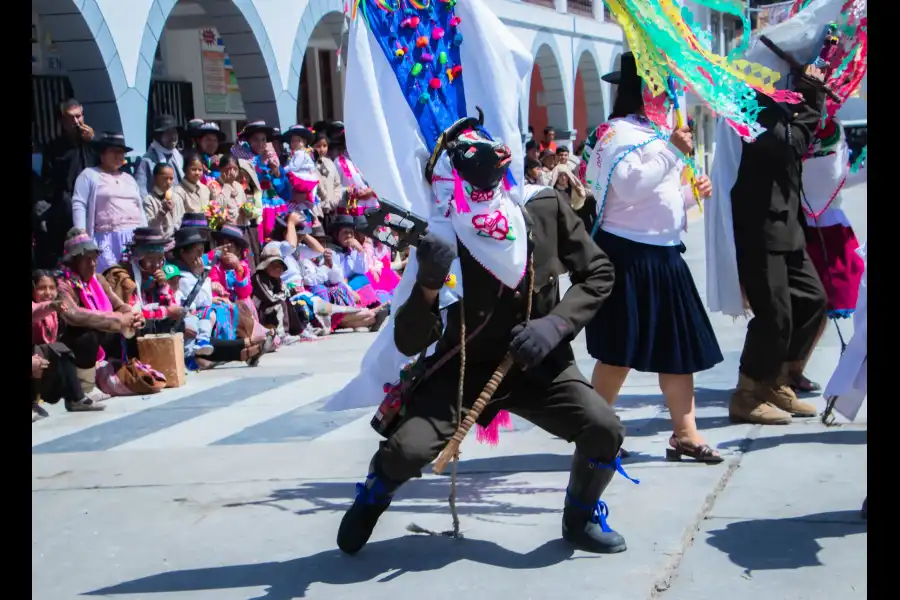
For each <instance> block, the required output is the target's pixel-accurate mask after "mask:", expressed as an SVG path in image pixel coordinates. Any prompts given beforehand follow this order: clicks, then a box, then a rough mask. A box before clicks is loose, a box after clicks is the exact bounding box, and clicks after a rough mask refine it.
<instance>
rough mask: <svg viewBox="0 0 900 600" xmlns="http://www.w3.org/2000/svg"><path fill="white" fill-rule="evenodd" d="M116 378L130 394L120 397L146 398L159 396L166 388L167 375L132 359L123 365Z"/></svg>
mask: <svg viewBox="0 0 900 600" xmlns="http://www.w3.org/2000/svg"><path fill="white" fill-rule="evenodd" d="M116 378H117V379H118V381H119V383H120V384H121V386H122V387H123V388H124V389H127V390H128V394H119V395H131V396H145V395H148V394H158V393H159V392H161V391H162V390H163V389H164V388H165V387H166V376H165V375H163V374H162V373H160V372H159V371H157V370H155V369H154V368H153V367H151V366H150V365H148V364H146V363H142V362H140V361H139V360H137V359H136V358H132V359H131V360H129V361H128V362H127V363H125V364H123V365H122V366H121V367H120V368H119V369H118V371H116ZM101 389H102V388H101ZM120 389H121V388H120Z"/></svg>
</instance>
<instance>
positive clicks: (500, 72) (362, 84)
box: [326, 0, 533, 410]
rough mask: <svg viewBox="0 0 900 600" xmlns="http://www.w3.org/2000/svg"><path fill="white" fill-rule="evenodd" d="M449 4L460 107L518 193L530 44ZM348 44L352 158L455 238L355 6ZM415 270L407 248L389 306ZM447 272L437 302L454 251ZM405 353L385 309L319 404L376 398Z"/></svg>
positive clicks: (455, 294)
mask: <svg viewBox="0 0 900 600" xmlns="http://www.w3.org/2000/svg"><path fill="white" fill-rule="evenodd" d="M456 14H457V15H458V16H459V17H460V18H461V19H462V21H461V22H460V24H459V32H460V33H461V34H462V35H463V38H464V41H463V43H462V45H461V46H460V62H461V63H462V67H463V78H462V82H463V85H464V86H465V90H466V104H467V107H466V108H467V113H468V114H469V115H475V114H476V110H475V107H476V106H480V107H481V108H482V110H483V111H484V122H485V128H486V129H487V130H488V131H489V132H490V133H491V135H492V136H493V137H494V139H497V140H502V141H504V142H505V143H506V144H507V145H509V147H510V149H511V151H512V158H513V160H512V164H511V166H510V168H511V169H512V173H513V174H514V176H515V177H516V180H517V181H518V186H517V187H516V188H514V189H513V190H511V192H512V194H513V198H514V199H515V200H516V201H517V202H522V201H523V197H522V192H523V180H524V178H523V177H522V174H523V173H524V171H525V153H524V148H522V147H521V146H522V145H521V144H520V143H519V142H520V140H521V139H522V132H521V129H520V127H519V98H520V94H521V93H522V90H523V89H524V85H525V80H526V77H530V76H531V69H532V62H533V61H532V57H531V54H530V53H529V52H528V50H526V49H525V48H524V47H523V46H522V43H521V42H519V40H518V39H516V37H515V36H514V35H513V34H512V32H511V31H510V30H509V29H508V28H507V27H506V25H504V24H503V23H502V22H501V21H500V19H498V18H497V16H496V15H495V14H494V13H493V12H492V11H491V10H490V9H489V8H487V6H485V4H484V3H483V2H482V0H465V1H464V2H460V3H458V4H457V5H456ZM348 46H349V47H348V53H347V54H348V60H347V90H346V91H345V94H344V98H345V100H344V115H345V117H344V124H345V126H346V129H345V131H346V138H347V147H348V150H349V153H350V154H351V155H352V156H353V161H354V162H355V163H356V166H357V167H359V170H360V171H362V172H363V173H365V174H366V179H367V181H368V183H369V186H370V187H371V188H372V189H373V190H375V192H376V193H377V194H378V196H379V197H381V198H385V199H388V200H390V201H391V202H393V203H394V204H397V205H399V206H401V207H403V208H406V209H407V210H410V211H412V212H414V213H416V214H419V215H422V216H423V217H426V218H429V230H430V231H432V232H434V233H435V234H436V235H439V236H441V237H444V238H445V239H447V240H448V241H450V240H455V233H454V231H453V226H452V225H451V223H450V221H449V220H447V219H444V218H440V217H439V216H438V215H436V214H435V211H434V210H433V207H434V204H435V203H434V196H433V194H432V191H431V186H430V185H429V184H428V182H426V181H425V177H424V175H423V171H424V167H425V164H426V163H427V161H428V158H429V157H430V155H431V150H432V149H431V148H426V146H425V143H424V141H423V139H422V136H421V133H420V131H419V126H418V124H417V123H416V120H415V118H414V116H413V114H412V111H410V109H409V107H408V105H407V103H406V99H405V98H404V97H403V94H402V93H401V91H400V85H399V84H398V83H397V80H396V78H395V76H394V73H393V70H392V69H391V66H390V64H388V62H387V59H385V57H384V53H383V52H382V50H381V48H380V47H379V46H378V43H377V41H376V40H375V38H374V36H373V35H372V34H371V32H370V31H369V30H368V27H367V26H366V24H365V22H364V20H363V19H362V16H361V15H360V16H358V17H357V18H356V19H355V20H354V21H353V23H351V26H350V42H349V45H348ZM417 270H418V269H417V264H416V260H415V249H413V250H411V251H410V255H409V261H408V263H407V265H406V269H405V270H404V272H403V278H402V279H401V280H400V284H399V285H398V286H397V288H396V289H395V290H394V296H393V300H392V304H393V306H395V307H398V306H401V305H402V304H403V303H404V302H405V301H406V299H407V298H408V297H409V294H410V292H411V291H412V287H413V284H414V283H415V280H416V272H417ZM452 273H453V274H454V275H456V279H457V281H458V282H459V283H458V284H457V286H456V288H454V289H448V287H445V288H444V289H443V290H442V291H441V297H440V306H441V308H442V309H443V308H446V307H447V306H449V305H450V304H452V303H454V302H456V301H457V299H458V298H459V297H460V295H461V294H462V287H463V286H462V279H461V277H460V273H459V263H458V261H457V263H456V264H455V265H454V268H453V270H452ZM431 350H433V348H432V349H430V351H431ZM410 360H412V359H411V358H409V357H406V356H403V355H402V354H401V353H400V351H399V350H397V347H396V346H395V344H394V322H393V319H389V320H388V321H387V322H386V323H385V325H384V327H383V328H382V330H381V332H380V333H379V334H378V337H377V338H376V339H375V342H374V343H373V344H372V346H370V347H369V350H368V352H366V355H365V356H364V357H363V360H362V364H361V366H360V373H359V375H357V376H356V377H355V378H354V379H353V380H351V381H350V383H348V384H347V385H346V386H345V387H344V388H343V389H342V390H341V391H339V392H338V393H337V394H335V395H334V396H333V397H332V398H331V400H329V402H328V403H327V404H326V410H346V409H350V408H359V407H364V406H377V405H378V404H380V403H381V401H382V400H383V399H384V390H383V386H384V384H385V383H392V382H395V381H396V380H397V378H398V377H399V374H400V370H401V369H402V367H403V366H404V365H405V364H406V363H408V362H409V361H410Z"/></svg>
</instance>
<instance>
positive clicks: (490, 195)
mask: <svg viewBox="0 0 900 600" xmlns="http://www.w3.org/2000/svg"><path fill="white" fill-rule="evenodd" d="M493 199H494V190H472V194H471V200H472V202H490V201H491V200H493Z"/></svg>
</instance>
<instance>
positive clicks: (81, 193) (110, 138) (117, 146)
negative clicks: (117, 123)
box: [72, 132, 147, 273]
mask: <svg viewBox="0 0 900 600" xmlns="http://www.w3.org/2000/svg"><path fill="white" fill-rule="evenodd" d="M93 144H94V146H95V147H96V148H97V153H98V154H99V155H100V164H99V166H97V167H91V168H90V169H85V170H84V171H82V172H81V175H79V176H78V179H77V180H75V189H74V190H73V192H72V221H73V222H74V224H75V227H76V228H78V229H83V230H85V231H86V232H87V234H88V235H89V236H91V238H92V239H93V240H94V242H95V243H96V244H97V247H98V248H99V249H100V256H99V258H98V260H97V271H98V272H99V273H103V272H104V271H105V270H106V269H108V268H110V267H112V266H113V265H115V264H118V262H119V261H120V260H121V259H122V251H123V250H124V249H125V245H126V244H127V243H128V242H130V241H131V236H132V232H133V231H134V229H135V228H136V227H144V226H146V225H147V215H146V214H145V213H144V203H143V197H144V195H145V194H141V191H140V188H139V187H138V184H137V182H136V181H135V179H134V178H133V177H132V176H131V175H129V174H128V173H123V172H122V171H121V168H122V165H123V164H124V163H125V154H126V153H127V152H131V148H129V147H128V146H126V145H125V138H124V136H122V134H121V133H110V132H104V133H103V134H102V135H100V136H99V137H98V138H95V140H94V142H93Z"/></svg>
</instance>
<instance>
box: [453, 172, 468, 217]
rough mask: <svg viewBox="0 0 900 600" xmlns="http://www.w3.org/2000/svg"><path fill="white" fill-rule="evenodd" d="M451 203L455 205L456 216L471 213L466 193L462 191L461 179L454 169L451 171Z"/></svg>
mask: <svg viewBox="0 0 900 600" xmlns="http://www.w3.org/2000/svg"><path fill="white" fill-rule="evenodd" d="M453 203H454V204H456V214H458V215H461V214H463V213H468V212H472V209H470V208H469V202H468V200H466V191H465V190H464V189H463V182H462V178H461V177H460V176H459V173H457V172H456V169H453Z"/></svg>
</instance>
